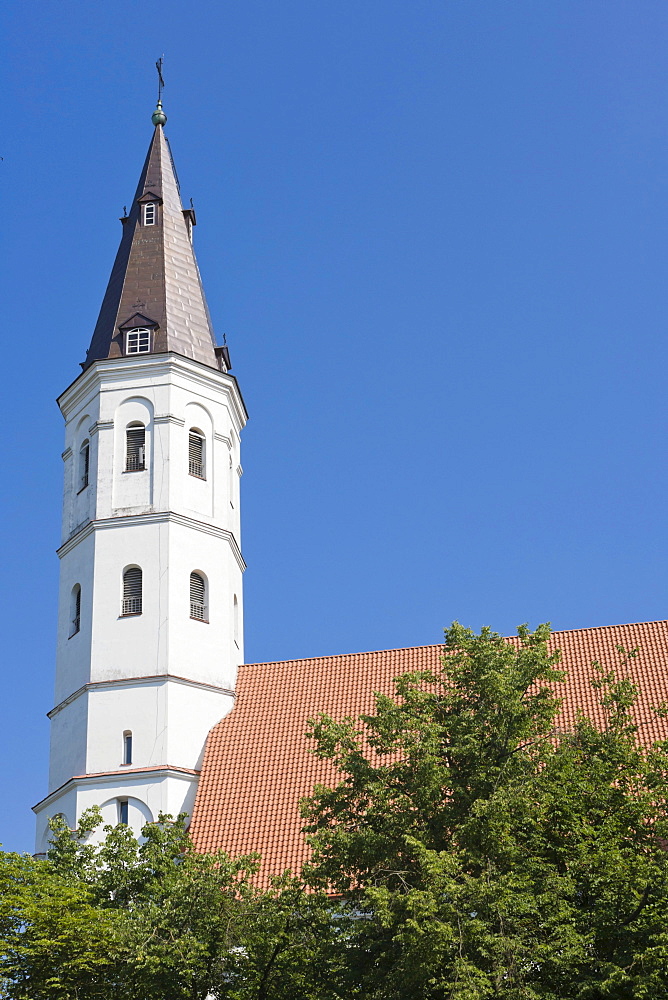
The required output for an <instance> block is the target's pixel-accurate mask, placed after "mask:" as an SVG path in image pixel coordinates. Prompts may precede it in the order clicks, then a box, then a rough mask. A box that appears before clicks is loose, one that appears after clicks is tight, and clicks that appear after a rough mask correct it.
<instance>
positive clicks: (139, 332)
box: [125, 326, 151, 354]
mask: <svg viewBox="0 0 668 1000" xmlns="http://www.w3.org/2000/svg"><path fill="white" fill-rule="evenodd" d="M150 350H151V331H150V330H147V329H146V327H144V326H136V327H135V328H134V329H133V330H128V331H127V333H126V334H125V353H126V354H148V352H149V351H150Z"/></svg>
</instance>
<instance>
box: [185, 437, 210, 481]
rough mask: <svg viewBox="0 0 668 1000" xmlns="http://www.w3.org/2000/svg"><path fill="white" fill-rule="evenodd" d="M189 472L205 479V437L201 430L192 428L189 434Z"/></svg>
mask: <svg viewBox="0 0 668 1000" xmlns="http://www.w3.org/2000/svg"><path fill="white" fill-rule="evenodd" d="M188 473H189V474H190V475H191V476H197V478H198V479H205V478H206V477H205V475H204V437H203V435H202V434H200V433H199V431H196V430H191V431H190V433H189V434H188Z"/></svg>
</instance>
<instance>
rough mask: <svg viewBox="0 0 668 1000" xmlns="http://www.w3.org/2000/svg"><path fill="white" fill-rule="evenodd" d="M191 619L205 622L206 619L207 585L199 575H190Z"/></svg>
mask: <svg viewBox="0 0 668 1000" xmlns="http://www.w3.org/2000/svg"><path fill="white" fill-rule="evenodd" d="M190 617H191V618H197V620H198V621H201V622H205V621H206V620H207V617H206V585H205V583H204V577H203V576H201V575H200V574H199V573H191V574H190Z"/></svg>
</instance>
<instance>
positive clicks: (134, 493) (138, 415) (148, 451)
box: [107, 396, 164, 515]
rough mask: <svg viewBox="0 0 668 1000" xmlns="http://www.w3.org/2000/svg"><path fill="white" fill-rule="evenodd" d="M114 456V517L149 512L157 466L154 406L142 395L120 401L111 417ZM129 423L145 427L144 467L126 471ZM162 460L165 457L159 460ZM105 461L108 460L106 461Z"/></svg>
mask: <svg viewBox="0 0 668 1000" xmlns="http://www.w3.org/2000/svg"><path fill="white" fill-rule="evenodd" d="M113 421H114V455H113V465H112V501H111V503H112V508H113V510H114V513H115V514H116V515H119V514H124V513H128V514H134V513H137V512H138V510H141V511H148V510H151V509H152V504H153V481H154V475H155V472H154V470H155V467H156V457H155V447H154V440H153V437H154V426H153V403H152V402H151V400H150V399H146V398H145V397H141V396H130V397H127V398H124V399H123V400H122V401H121V402H119V404H118V406H117V407H116V410H115V412H114V416H113ZM131 424H135V425H136V424H142V425H143V427H144V428H145V432H144V433H145V443H144V448H145V468H144V469H141V470H134V471H132V472H126V471H125V466H126V436H127V431H128V428H129V427H130V425H131ZM161 460H162V461H164V458H162V457H161ZM107 461H108V458H107Z"/></svg>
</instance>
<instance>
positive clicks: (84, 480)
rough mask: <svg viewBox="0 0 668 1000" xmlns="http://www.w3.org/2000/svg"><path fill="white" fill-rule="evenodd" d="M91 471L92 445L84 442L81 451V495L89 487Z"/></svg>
mask: <svg viewBox="0 0 668 1000" xmlns="http://www.w3.org/2000/svg"><path fill="white" fill-rule="evenodd" d="M89 470H90V444H89V443H88V441H84V443H83V444H82V445H81V448H80V449H79V493H81V491H82V490H85V489H86V487H87V486H88V472H89Z"/></svg>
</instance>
